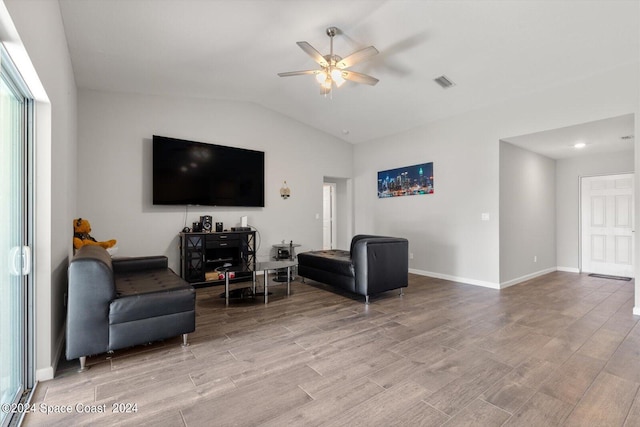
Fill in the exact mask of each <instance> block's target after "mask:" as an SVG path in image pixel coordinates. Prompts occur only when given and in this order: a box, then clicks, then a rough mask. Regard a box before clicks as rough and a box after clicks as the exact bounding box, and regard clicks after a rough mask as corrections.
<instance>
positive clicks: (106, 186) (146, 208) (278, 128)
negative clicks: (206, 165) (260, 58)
mask: <svg viewBox="0 0 640 427" xmlns="http://www.w3.org/2000/svg"><path fill="white" fill-rule="evenodd" d="M78 103H79V116H78V117H79V119H78V122H79V130H78V209H77V211H76V215H77V216H80V217H83V218H87V219H89V221H90V222H91V225H92V229H93V231H92V233H91V234H92V236H93V237H95V238H96V239H98V240H108V239H111V238H114V239H117V240H118V243H117V246H118V253H117V256H133V255H153V254H164V255H166V256H167V257H169V262H170V266H171V267H172V268H173V269H175V270H176V271H179V257H178V255H179V254H178V237H177V236H178V232H179V231H180V230H182V228H183V227H184V226H185V222H186V224H187V225H190V224H191V223H192V222H193V221H195V220H197V219H198V218H199V217H200V215H205V214H210V215H212V216H213V220H214V222H216V221H222V222H223V223H224V227H225V228H230V227H232V226H235V225H238V223H239V221H240V216H242V215H247V216H248V222H249V224H250V225H252V226H254V227H256V228H257V229H258V230H259V232H260V237H261V246H260V249H259V251H258V256H259V258H265V259H266V258H267V257H268V256H269V253H270V250H271V245H273V244H275V243H280V242H281V241H282V240H285V241H287V242H288V241H290V240H293V241H294V243H299V244H301V245H302V246H301V247H300V248H298V252H300V251H304V250H308V249H310V248H320V247H322V219H321V218H322V216H320V219H316V213H318V214H321V213H322V184H323V178H324V176H341V177H349V176H351V168H352V146H351V145H350V144H348V143H345V142H343V141H340V140H338V139H336V138H334V137H331V136H328V135H326V134H324V133H322V132H320V131H317V130H314V129H312V128H309V127H307V126H306V125H303V124H301V123H299V122H296V121H294V120H291V119H289V118H286V117H284V116H282V115H280V114H278V113H275V112H272V111H269V110H266V109H264V108H263V107H260V106H258V105H255V104H251V103H244V102H229V101H213V100H203V99H186V98H170V97H157V96H145V95H134V94H117V93H105V92H97V91H89V90H80V92H79V101H78ZM154 134H155V135H163V136H170V137H175V138H181V139H187V140H192V141H200V142H209V143H216V144H221V145H229V146H234V147H242V148H249V149H254V150H261V151H264V152H265V169H266V171H265V175H266V180H265V207H264V208H220V207H189V209H188V213H187V214H186V218H185V208H184V207H172V206H153V205H152V203H151V160H152V151H151V138H152V136H153V135H154ZM238 172H239V173H242V165H238ZM283 181H287V185H288V186H289V188H290V189H291V197H290V198H289V199H287V200H283V199H282V198H281V197H280V187H281V186H282V183H283Z"/></svg>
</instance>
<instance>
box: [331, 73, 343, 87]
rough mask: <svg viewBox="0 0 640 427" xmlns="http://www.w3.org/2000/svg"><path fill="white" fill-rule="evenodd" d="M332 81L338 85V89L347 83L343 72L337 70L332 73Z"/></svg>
mask: <svg viewBox="0 0 640 427" xmlns="http://www.w3.org/2000/svg"><path fill="white" fill-rule="evenodd" d="M331 79H332V80H333V81H334V83H335V84H336V86H337V87H340V86H342V85H343V84H344V82H345V81H346V80H345V79H344V78H343V77H342V71H340V70H336V69H334V70H332V71H331Z"/></svg>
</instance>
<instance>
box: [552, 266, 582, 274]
mask: <svg viewBox="0 0 640 427" xmlns="http://www.w3.org/2000/svg"><path fill="white" fill-rule="evenodd" d="M557 269H558V271H565V272H567V273H580V269H579V268H575V267H557Z"/></svg>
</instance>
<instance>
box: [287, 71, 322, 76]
mask: <svg viewBox="0 0 640 427" xmlns="http://www.w3.org/2000/svg"><path fill="white" fill-rule="evenodd" d="M319 72H320V70H304V71H287V72H286V73H278V75H279V76H280V77H289V76H302V75H305V74H318V73H319Z"/></svg>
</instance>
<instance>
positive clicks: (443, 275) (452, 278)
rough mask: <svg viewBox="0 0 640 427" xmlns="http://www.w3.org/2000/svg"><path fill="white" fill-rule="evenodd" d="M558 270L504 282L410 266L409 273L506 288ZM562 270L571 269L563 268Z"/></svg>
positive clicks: (548, 269)
mask: <svg viewBox="0 0 640 427" xmlns="http://www.w3.org/2000/svg"><path fill="white" fill-rule="evenodd" d="M556 270H558V268H556V267H551V268H547V269H544V270H540V271H536V272H534V273H531V274H527V275H525V276H522V277H518V278H516V279H512V280H508V281H506V282H502V283H493V282H485V281H482V280H475V279H468V278H466V277H458V276H450V275H448V274H441V273H434V272H432V271H425V270H417V269H415V268H410V269H409V273H413V274H418V275H420V276H427V277H434V278H436V279H444V280H451V281H452V282H458V283H465V284H467V285H474V286H482V287H484V288H490V289H504V288H508V287H509V286H513V285H517V284H518V283H522V282H526V281H527V280H531V279H534V278H536V277H538V276H543V275H545V274H548V273H553V272H554V271H556ZM562 271H569V270H562ZM571 272H576V273H579V271H578V270H577V269H575V271H574V270H571Z"/></svg>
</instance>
